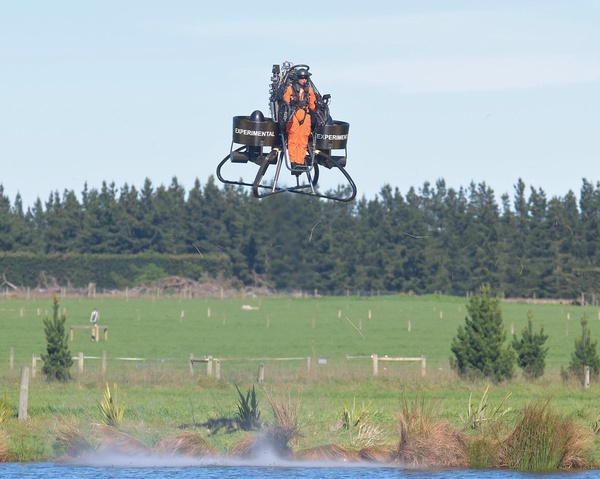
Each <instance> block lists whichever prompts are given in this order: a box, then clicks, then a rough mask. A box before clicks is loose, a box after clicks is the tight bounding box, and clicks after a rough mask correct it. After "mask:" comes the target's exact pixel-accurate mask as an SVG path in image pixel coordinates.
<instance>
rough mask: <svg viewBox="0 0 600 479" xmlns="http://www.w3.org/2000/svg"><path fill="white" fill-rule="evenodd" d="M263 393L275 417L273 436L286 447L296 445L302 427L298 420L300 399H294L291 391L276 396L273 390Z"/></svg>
mask: <svg viewBox="0 0 600 479" xmlns="http://www.w3.org/2000/svg"><path fill="white" fill-rule="evenodd" d="M263 392H264V394H265V397H266V398H267V402H268V403H269V405H270V406H271V410H272V412H273V416H274V417H275V427H274V428H272V434H273V435H274V436H276V437H279V440H280V441H283V442H284V443H285V444H286V445H288V444H292V443H294V442H295V441H296V440H297V439H298V437H299V436H300V428H301V426H300V422H299V419H298V416H299V413H300V403H301V401H300V398H299V397H292V394H291V392H290V391H288V392H287V393H281V394H276V393H274V392H273V391H272V390H271V391H269V390H267V389H265V390H264V391H263Z"/></svg>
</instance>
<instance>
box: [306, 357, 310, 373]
mask: <svg viewBox="0 0 600 479" xmlns="http://www.w3.org/2000/svg"><path fill="white" fill-rule="evenodd" d="M306 372H307V373H310V356H307V357H306Z"/></svg>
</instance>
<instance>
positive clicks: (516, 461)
mask: <svg viewBox="0 0 600 479" xmlns="http://www.w3.org/2000/svg"><path fill="white" fill-rule="evenodd" d="M549 402H550V401H549V400H543V401H536V402H533V403H532V404H529V405H528V406H527V407H526V408H525V409H524V410H523V414H522V416H521V418H520V419H519V421H518V422H517V425H516V426H515V429H514V430H513V431H512V433H511V434H510V435H509V436H508V438H507V439H506V441H505V443H504V446H503V448H502V452H501V456H500V458H499V466H500V467H505V468H510V469H520V470H525V471H543V470H552V469H571V468H578V469H580V468H584V467H587V466H588V460H587V459H586V457H587V454H588V452H589V451H590V448H591V445H592V441H591V437H590V434H589V432H586V431H585V430H584V429H583V428H582V427H580V426H578V425H577V424H576V423H575V421H574V420H573V419H569V418H565V417H562V416H561V415H559V414H557V413H554V412H553V411H552V410H551V408H550V406H549Z"/></svg>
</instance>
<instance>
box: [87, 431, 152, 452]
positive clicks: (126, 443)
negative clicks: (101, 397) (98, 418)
mask: <svg viewBox="0 0 600 479" xmlns="http://www.w3.org/2000/svg"><path fill="white" fill-rule="evenodd" d="M98 433H99V434H100V447H99V450H100V451H102V452H110V453H114V454H120V455H124V456H145V455H148V454H150V453H151V451H150V448H149V447H148V446H146V445H145V444H144V443H143V442H142V441H140V440H138V439H136V438H134V437H133V436H130V435H129V434H126V433H124V432H121V431H118V430H117V429H115V428H113V427H110V426H106V425H104V424H99V425H98Z"/></svg>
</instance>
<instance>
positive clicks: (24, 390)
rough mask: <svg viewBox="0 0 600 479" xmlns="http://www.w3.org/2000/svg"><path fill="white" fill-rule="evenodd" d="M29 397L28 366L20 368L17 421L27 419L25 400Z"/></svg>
mask: <svg viewBox="0 0 600 479" xmlns="http://www.w3.org/2000/svg"><path fill="white" fill-rule="evenodd" d="M28 399H29V368H27V367H25V368H22V369H21V387H20V390H19V415H18V418H19V421H25V420H27V402H28Z"/></svg>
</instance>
